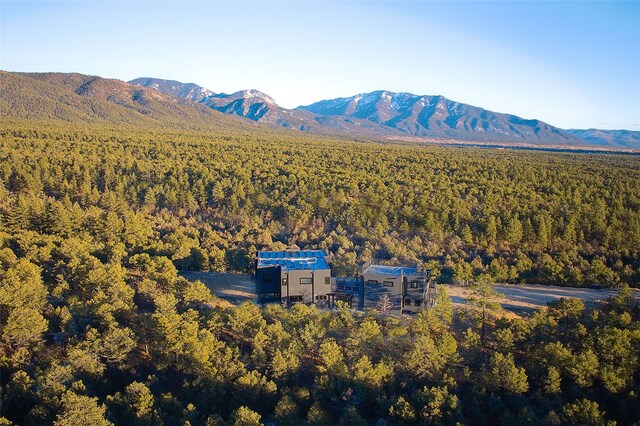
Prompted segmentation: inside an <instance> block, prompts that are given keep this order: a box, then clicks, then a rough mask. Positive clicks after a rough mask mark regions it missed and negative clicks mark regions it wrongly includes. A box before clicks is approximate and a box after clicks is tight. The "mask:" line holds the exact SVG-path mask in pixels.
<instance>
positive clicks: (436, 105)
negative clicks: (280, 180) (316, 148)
mask: <svg viewBox="0 0 640 426" xmlns="http://www.w3.org/2000/svg"><path fill="white" fill-rule="evenodd" d="M130 83H131V84H135V85H140V86H144V87H151V88H154V89H156V90H158V91H160V92H163V93H167V94H173V95H174V96H179V97H182V98H186V99H190V100H192V101H194V102H197V103H200V104H204V105H207V106H209V107H210V108H213V109H215V110H217V111H220V112H224V113H226V114H233V115H239V116H242V117H245V118H249V119H251V120H254V121H258V122H261V123H266V124H270V125H278V126H283V127H288V128H294V129H297V130H301V131H306V132H314V133H332V134H346V135H350V136H369V137H377V138H385V139H403V140H415V141H419V140H421V139H438V140H450V141H463V142H496V143H514V144H530V145H540V146H549V145H553V146H573V147H576V146H583V147H607V148H627V149H639V148H640V132H633V131H628V130H597V129H589V130H575V129H572V130H563V129H559V128H557V127H554V126H551V125H549V124H547V123H544V122H542V121H540V120H535V119H533V120H527V119H523V118H520V117H518V116H515V115H511V114H501V113H497V112H492V111H488V110H485V109H483V108H479V107H474V106H471V105H467V104H463V103H460V102H455V101H452V100H450V99H447V98H445V97H444V96H425V95H422V96H421V95H414V94H411V93H394V92H388V91H384V90H378V91H374V92H370V93H362V94H358V95H355V96H351V97H347V98H337V99H331V100H323V101H319V102H316V103H313V104H311V105H307V106H300V107H298V108H295V109H285V108H282V107H280V106H278V105H277V104H276V102H275V101H274V100H273V98H271V97H270V96H268V95H266V94H264V93H262V92H259V91H257V90H244V91H239V92H236V93H233V94H230V95H227V94H224V93H219V94H216V93H214V92H213V91H211V90H208V89H204V88H202V87H200V86H198V85H195V84H193V83H187V84H185V83H181V82H179V81H174V80H162V79H157V78H138V79H135V80H132V81H130ZM181 93H185V94H186V95H180V94H181ZM193 94H198V95H196V96H194V95H193Z"/></svg>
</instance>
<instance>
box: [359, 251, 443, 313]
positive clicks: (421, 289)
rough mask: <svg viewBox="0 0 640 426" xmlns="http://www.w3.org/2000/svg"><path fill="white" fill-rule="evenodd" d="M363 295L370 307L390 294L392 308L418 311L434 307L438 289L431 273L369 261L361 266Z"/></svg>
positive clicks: (402, 310) (414, 268) (416, 267)
mask: <svg viewBox="0 0 640 426" xmlns="http://www.w3.org/2000/svg"><path fill="white" fill-rule="evenodd" d="M361 274H362V278H363V280H364V294H365V298H366V300H367V301H368V302H369V304H370V305H371V304H374V303H377V302H378V301H379V300H380V298H381V297H382V296H383V295H387V296H388V297H389V300H390V302H391V305H392V308H393V309H400V312H417V311H418V310H419V309H420V308H422V307H425V308H426V307H431V306H433V305H434V304H435V295H436V287H435V283H433V282H432V281H431V279H430V277H431V271H430V270H427V269H424V268H422V267H419V266H415V267H409V266H392V265H379V264H372V263H371V262H367V263H365V264H364V265H363V267H362V271H361Z"/></svg>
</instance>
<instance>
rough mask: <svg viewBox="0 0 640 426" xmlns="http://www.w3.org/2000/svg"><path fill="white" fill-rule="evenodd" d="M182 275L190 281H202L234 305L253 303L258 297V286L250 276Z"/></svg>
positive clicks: (219, 274)
mask: <svg viewBox="0 0 640 426" xmlns="http://www.w3.org/2000/svg"><path fill="white" fill-rule="evenodd" d="M180 275H181V276H183V277H185V278H186V279H188V280H189V281H195V280H200V281H202V282H203V283H204V285H206V286H207V288H208V289H209V290H211V293H213V294H215V295H216V296H218V297H220V298H222V299H225V300H228V301H229V302H231V303H234V304H240V303H242V302H245V301H247V300H249V301H252V300H254V299H255V296H256V295H255V292H256V284H255V282H254V281H252V280H251V275H248V274H225V273H218V272H195V271H189V272H181V273H180Z"/></svg>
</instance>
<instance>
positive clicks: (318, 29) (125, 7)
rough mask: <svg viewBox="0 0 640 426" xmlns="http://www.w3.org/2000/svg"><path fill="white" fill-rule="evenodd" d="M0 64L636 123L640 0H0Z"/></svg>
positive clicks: (305, 98) (284, 96)
mask: <svg viewBox="0 0 640 426" xmlns="http://www.w3.org/2000/svg"><path fill="white" fill-rule="evenodd" d="M0 28H1V29H0V34H1V40H0V68H2V69H4V70H8V71H61V72H70V71H74V72H80V73H85V74H94V75H100V76H103V77H111V78H118V79H122V80H130V79H133V78H136V77H158V78H166V79H174V80H179V81H183V82H194V83H197V84H199V85H201V86H204V87H207V88H209V89H211V90H213V91H215V92H227V93H229V92H234V91H237V90H241V89H245V88H254V89H258V90H261V91H263V92H265V93H267V94H269V95H270V96H272V97H273V98H275V99H276V101H278V103H280V104H281V105H282V106H285V107H295V106H298V105H301V104H309V103H312V102H315V101H317V100H321V99H328V98H335V97H346V96H351V95H354V94H356V93H361V92H368V91H372V90H376V89H386V90H391V91H404V92H411V93H415V94H421V95H443V96H446V97H448V98H450V99H453V100H456V101H460V102H465V103H469V104H472V105H475V106H480V107H483V108H486V109H490V110H493V111H498V112H509V113H513V114H516V115H519V116H522V117H525V118H539V119H541V120H544V121H546V122H549V123H551V124H553V125H556V126H560V127H563V128H589V127H596V128H605V129H617V128H626V129H631V130H640V2H638V1H627V2H613V1H606V2H583V1H571V2H553V1H543V2H522V1H498V2H485V1H471V2H461V1H449V2H431V1H412V2H395V1H394V2H385V1H371V2H369V1H351V2H328V1H317V2H310V1H297V2H294V1H288V2H273V1H261V2H245V1H236V2H221V1H195V2H169V1H164V2H153V1H137V2H124V1H109V2H95V1H86V2H80V1H75V2H56V1H47V2H35V1H20V2H13V1H5V0H1V2H0Z"/></svg>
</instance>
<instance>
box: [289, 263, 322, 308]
mask: <svg viewBox="0 0 640 426" xmlns="http://www.w3.org/2000/svg"><path fill="white" fill-rule="evenodd" d="M282 278H287V286H282V288H281V295H282V296H281V297H282V298H283V299H286V298H287V297H288V298H289V301H291V302H300V301H301V302H304V303H310V302H316V301H318V300H323V299H322V298H320V299H318V297H317V296H326V295H327V294H329V293H330V292H331V270H330V269H320V270H315V271H311V270H292V271H283V272H282ZM306 281H308V282H309V283H308V284H307V283H305V282H306ZM287 287H288V292H287Z"/></svg>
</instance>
